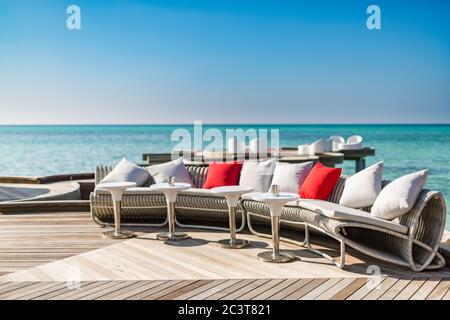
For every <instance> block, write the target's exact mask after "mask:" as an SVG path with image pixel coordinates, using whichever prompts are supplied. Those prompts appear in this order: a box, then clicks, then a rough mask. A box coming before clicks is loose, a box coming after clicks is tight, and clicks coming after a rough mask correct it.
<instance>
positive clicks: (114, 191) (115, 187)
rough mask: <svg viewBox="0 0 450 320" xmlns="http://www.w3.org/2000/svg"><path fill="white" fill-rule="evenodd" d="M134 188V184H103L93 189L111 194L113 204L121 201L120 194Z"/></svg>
mask: <svg viewBox="0 0 450 320" xmlns="http://www.w3.org/2000/svg"><path fill="white" fill-rule="evenodd" d="M133 187H136V182H105V183H100V184H98V185H97V186H96V187H95V189H97V190H102V191H108V192H110V193H111V196H112V199H113V201H114V202H116V201H122V194H123V193H124V191H125V190H126V189H128V188H133Z"/></svg>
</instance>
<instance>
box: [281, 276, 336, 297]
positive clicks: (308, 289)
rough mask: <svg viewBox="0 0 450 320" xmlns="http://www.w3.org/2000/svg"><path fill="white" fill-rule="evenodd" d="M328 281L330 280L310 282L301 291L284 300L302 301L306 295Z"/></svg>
mask: <svg viewBox="0 0 450 320" xmlns="http://www.w3.org/2000/svg"><path fill="white" fill-rule="evenodd" d="M326 281H328V279H313V280H312V281H310V282H308V284H306V285H305V286H303V287H301V288H300V289H299V290H297V291H295V292H292V293H291V294H290V295H288V296H286V297H285V298H284V300H298V299H301V298H302V297H303V296H304V295H306V294H308V293H309V292H311V291H313V290H314V289H315V288H317V287H318V286H320V285H322V284H323V283H324V282H326Z"/></svg>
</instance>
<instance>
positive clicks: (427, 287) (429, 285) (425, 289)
mask: <svg viewBox="0 0 450 320" xmlns="http://www.w3.org/2000/svg"><path fill="white" fill-rule="evenodd" d="M441 280H442V279H441V278H437V279H428V280H427V281H426V282H425V283H424V284H423V285H422V287H421V288H420V290H417V292H416V293H414V294H413V295H412V296H411V298H410V300H425V299H426V298H427V297H428V295H429V294H430V293H431V292H432V291H433V290H434V288H436V287H437V285H438V284H439V282H441Z"/></svg>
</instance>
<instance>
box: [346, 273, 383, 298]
mask: <svg viewBox="0 0 450 320" xmlns="http://www.w3.org/2000/svg"><path fill="white" fill-rule="evenodd" d="M385 280H386V278H381V277H377V278H373V279H370V280H368V281H369V282H368V283H367V285H365V286H362V287H361V288H359V289H358V290H356V291H355V292H353V293H352V294H351V295H350V296H349V297H348V298H347V300H362V299H364V297H366V296H367V295H368V294H370V293H371V292H372V291H373V290H377V288H379V287H380V286H382V283H383V282H384V281H385ZM370 281H372V282H370ZM375 281H377V282H375Z"/></svg>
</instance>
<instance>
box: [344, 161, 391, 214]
mask: <svg viewBox="0 0 450 320" xmlns="http://www.w3.org/2000/svg"><path fill="white" fill-rule="evenodd" d="M383 169H384V165H383V161H380V162H378V163H375V164H374V165H371V166H370V167H368V168H365V169H364V170H362V171H360V172H358V173H355V174H354V175H352V176H351V177H350V178H348V179H347V180H346V181H345V185H344V191H343V192H342V196H341V199H340V200H339V204H340V205H342V206H346V207H350V208H357V209H358V208H365V207H369V206H371V205H373V204H374V202H375V200H376V199H377V197H378V195H379V194H380V192H381V188H382V182H383Z"/></svg>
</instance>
